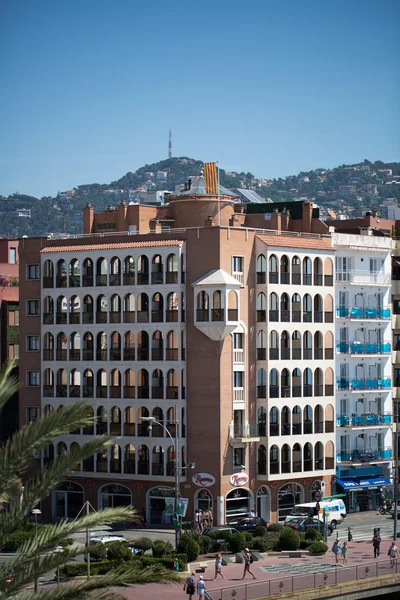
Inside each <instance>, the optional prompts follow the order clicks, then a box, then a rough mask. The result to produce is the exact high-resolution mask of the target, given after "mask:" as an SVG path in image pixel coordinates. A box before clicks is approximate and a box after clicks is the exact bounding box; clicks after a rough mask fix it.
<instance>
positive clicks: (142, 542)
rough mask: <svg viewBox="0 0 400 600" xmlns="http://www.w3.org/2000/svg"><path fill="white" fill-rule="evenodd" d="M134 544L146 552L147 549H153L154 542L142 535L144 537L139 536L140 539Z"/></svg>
mask: <svg viewBox="0 0 400 600" xmlns="http://www.w3.org/2000/svg"><path fill="white" fill-rule="evenodd" d="M133 545H134V546H135V548H138V549H139V550H143V552H146V550H151V549H152V547H153V542H152V541H151V539H150V538H147V537H142V538H139V539H138V540H134V542H133Z"/></svg>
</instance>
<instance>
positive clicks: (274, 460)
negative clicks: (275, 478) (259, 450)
mask: <svg viewBox="0 0 400 600" xmlns="http://www.w3.org/2000/svg"><path fill="white" fill-rule="evenodd" d="M279 472H280V461H279V448H278V446H275V445H273V446H271V448H270V449H269V474H270V475H278V474H279Z"/></svg>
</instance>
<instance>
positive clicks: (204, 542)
mask: <svg viewBox="0 0 400 600" xmlns="http://www.w3.org/2000/svg"><path fill="white" fill-rule="evenodd" d="M198 544H199V546H200V552H201V554H207V553H208V552H210V550H211V546H212V539H211V538H210V537H209V536H208V535H201V536H200V538H199V541H198Z"/></svg>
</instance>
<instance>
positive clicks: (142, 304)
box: [137, 294, 149, 323]
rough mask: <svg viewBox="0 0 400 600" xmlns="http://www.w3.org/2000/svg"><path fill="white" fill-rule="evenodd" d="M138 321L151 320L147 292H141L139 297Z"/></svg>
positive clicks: (145, 321) (146, 321)
mask: <svg viewBox="0 0 400 600" xmlns="http://www.w3.org/2000/svg"><path fill="white" fill-rule="evenodd" d="M137 322H138V323H148V322H149V297H148V295H147V294H139V296H138V299H137Z"/></svg>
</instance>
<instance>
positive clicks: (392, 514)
mask: <svg viewBox="0 0 400 600" xmlns="http://www.w3.org/2000/svg"><path fill="white" fill-rule="evenodd" d="M389 514H390V516H391V517H392V518H393V519H394V504H393V506H392V507H391V508H390V510H389ZM397 518H398V519H400V502H399V503H398V504H397Z"/></svg>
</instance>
